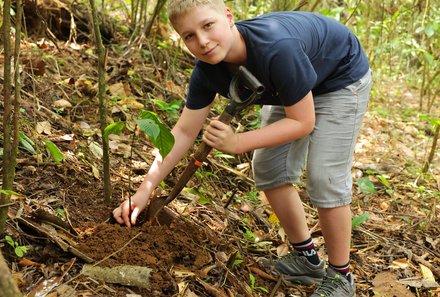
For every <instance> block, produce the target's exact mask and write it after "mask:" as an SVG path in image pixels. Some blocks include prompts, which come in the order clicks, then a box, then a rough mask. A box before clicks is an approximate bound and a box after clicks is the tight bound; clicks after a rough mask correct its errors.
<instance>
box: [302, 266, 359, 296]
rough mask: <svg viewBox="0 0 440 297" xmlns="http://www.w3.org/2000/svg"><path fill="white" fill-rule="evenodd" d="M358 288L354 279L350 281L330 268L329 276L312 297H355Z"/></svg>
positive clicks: (328, 270)
mask: <svg viewBox="0 0 440 297" xmlns="http://www.w3.org/2000/svg"><path fill="white" fill-rule="evenodd" d="M355 296H356V286H355V285H354V281H353V278H351V281H348V280H347V279H346V278H345V277H344V276H343V275H342V274H340V273H337V272H336V271H334V270H333V269H331V268H330V267H328V268H327V275H326V276H325V277H324V279H323V280H322V283H321V284H320V285H319V286H318V288H317V289H316V291H315V293H313V294H312V295H311V296H310V297H355Z"/></svg>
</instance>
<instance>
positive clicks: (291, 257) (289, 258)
mask: <svg viewBox="0 0 440 297" xmlns="http://www.w3.org/2000/svg"><path fill="white" fill-rule="evenodd" d="M298 257H299V256H298V254H297V253H296V252H295V251H292V252H290V253H288V254H287V255H285V256H283V257H281V258H280V259H279V261H285V260H287V261H289V262H291V261H293V260H296V259H297V258H298ZM295 262H296V261H295Z"/></svg>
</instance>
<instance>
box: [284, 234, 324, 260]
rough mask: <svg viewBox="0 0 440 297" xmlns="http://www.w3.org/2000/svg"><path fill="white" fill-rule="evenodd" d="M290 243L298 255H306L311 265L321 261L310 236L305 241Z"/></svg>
mask: <svg viewBox="0 0 440 297" xmlns="http://www.w3.org/2000/svg"><path fill="white" fill-rule="evenodd" d="M291 244H292V247H293V248H294V249H295V251H297V252H298V254H299V255H300V256H303V257H306V259H307V260H308V261H309V262H310V263H312V264H313V265H318V264H319V263H321V259H319V256H318V253H317V252H316V248H315V244H314V243H313V240H312V237H310V238H309V239H307V240H306V241H303V242H299V243H291Z"/></svg>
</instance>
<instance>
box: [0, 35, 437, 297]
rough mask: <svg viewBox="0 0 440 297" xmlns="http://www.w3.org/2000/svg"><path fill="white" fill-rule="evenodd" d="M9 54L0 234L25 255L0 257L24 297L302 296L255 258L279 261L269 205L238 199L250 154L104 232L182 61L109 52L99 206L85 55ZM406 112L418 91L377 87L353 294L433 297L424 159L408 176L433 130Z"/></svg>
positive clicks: (250, 190)
mask: <svg viewBox="0 0 440 297" xmlns="http://www.w3.org/2000/svg"><path fill="white" fill-rule="evenodd" d="M23 44H24V45H23V48H22V61H21V66H22V67H21V70H22V77H23V92H22V102H21V105H22V111H23V112H22V114H21V119H20V124H21V127H22V128H21V130H22V131H23V132H24V133H25V134H26V135H27V136H28V137H29V138H30V139H31V140H32V141H33V142H34V144H33V147H34V149H35V152H33V153H31V152H30V151H29V150H26V149H24V148H23V147H20V150H19V156H18V165H17V166H18V167H17V172H16V179H15V189H16V191H17V192H18V193H20V194H21V195H20V196H13V202H14V204H13V205H12V206H11V207H10V208H9V217H10V218H9V220H8V222H7V230H6V234H7V235H9V236H10V237H11V238H12V239H13V240H14V241H15V242H16V244H17V246H26V247H27V250H28V251H27V253H26V254H25V255H24V256H23V257H18V256H17V255H16V254H15V253H14V249H13V248H12V247H11V246H10V245H9V244H8V243H7V241H6V240H5V239H3V238H2V239H0V247H1V249H2V253H3V254H4V256H5V258H6V259H7V261H8V263H9V264H10V266H9V267H10V268H11V270H12V272H13V276H14V278H15V279H16V281H17V283H18V284H19V286H20V289H21V291H22V292H23V293H24V294H25V295H26V296H52V297H53V296H188V297H190V296H278V297H281V296H307V295H308V294H310V293H311V292H312V291H313V287H308V286H302V285H296V286H291V287H289V286H287V285H286V284H285V283H284V282H283V281H282V279H281V278H279V277H277V276H276V275H274V274H273V273H272V272H271V271H269V270H268V269H266V268H264V267H263V266H261V265H260V264H259V259H260V258H261V257H269V258H277V257H278V256H281V255H284V254H285V253H286V252H287V251H288V245H287V243H286V236H285V234H284V233H283V230H282V228H280V227H279V225H278V224H277V219H276V217H274V216H273V215H272V212H271V209H270V206H269V205H268V204H267V202H265V200H264V197H262V196H261V194H260V193H258V192H256V191H255V188H254V187H253V183H252V175H251V170H250V159H251V157H250V154H243V155H240V156H234V157H232V158H228V156H225V155H224V154H219V153H218V152H213V153H212V154H211V156H210V157H209V159H208V161H207V162H206V164H205V166H203V168H202V169H201V171H200V172H199V173H197V174H196V176H195V177H193V179H192V180H191V181H190V183H189V184H188V185H187V186H188V188H186V189H185V190H184V191H183V192H182V194H181V195H180V196H179V197H178V198H177V199H176V200H174V201H173V202H172V203H171V204H170V205H169V207H168V210H167V212H166V213H165V214H164V215H163V216H161V220H160V221H159V222H158V221H156V222H154V223H148V222H145V223H138V224H137V225H136V226H134V227H132V228H130V229H128V228H126V227H124V226H119V225H118V224H112V223H111V222H110V221H109V217H110V214H111V211H112V210H113V208H114V207H116V206H117V205H119V203H120V202H121V201H123V200H124V199H127V198H128V197H129V195H130V194H133V191H135V189H136V188H137V186H138V185H139V184H140V181H141V180H142V178H143V176H144V175H145V173H146V172H147V170H148V167H149V164H150V163H151V161H152V158H153V157H152V154H151V151H152V150H153V147H152V145H151V144H150V143H149V141H148V139H147V138H146V137H145V136H144V135H143V134H142V133H139V132H136V137H135V138H134V140H133V135H132V134H133V133H132V131H133V130H134V129H133V127H134V124H133V122H134V120H135V119H136V117H137V116H138V113H139V109H143V108H146V109H149V110H154V111H155V112H157V113H158V115H159V116H160V117H161V118H162V119H163V121H164V123H165V124H167V125H169V126H170V127H171V126H172V124H173V123H174V122H175V120H176V118H177V116H178V110H179V106H177V107H176V106H174V105H173V104H174V103H172V99H180V98H181V97H182V96H183V94H184V93H185V89H184V86H185V83H186V76H185V75H184V74H183V73H185V72H186V71H187V69H185V68H190V67H191V66H190V65H191V59H188V57H186V56H185V55H181V54H179V55H178V56H177V58H176V56H174V58H171V57H173V56H172V55H169V54H168V52H167V51H166V50H164V49H163V48H162V49H159V50H158V49H157V48H156V47H155V46H153V45H150V46H148V44H144V47H143V49H142V50H136V49H135V48H131V49H127V48H126V49H121V47H116V46H115V47H111V48H110V51H109V55H108V60H107V68H106V69H107V83H108V92H107V93H108V98H109V99H110V100H109V104H110V107H109V109H111V118H112V120H113V121H119V120H124V121H127V123H129V124H128V125H127V128H126V129H125V130H124V131H123V133H122V134H121V135H118V136H115V135H112V136H111V140H110V148H111V180H112V197H113V199H112V201H111V202H110V203H105V202H104V201H103V197H104V193H103V179H102V174H101V173H100V172H101V169H100V168H101V166H102V162H101V152H100V137H99V132H98V131H99V114H98V102H97V98H96V96H95V95H96V91H97V80H98V79H97V72H96V69H97V67H96V56H95V54H94V52H93V50H92V48H91V47H90V46H87V45H84V44H82V45H78V44H61V43H59V47H60V50H58V49H57V48H55V47H54V46H53V44H52V43H50V42H47V41H40V42H35V43H31V42H28V43H23ZM152 47H153V49H152ZM145 48H147V49H148V50H146V49H145ZM153 57H154V59H153ZM2 66H3V63H1V64H0V68H2ZM176 69H179V70H176ZM1 73H3V71H2V72H1ZM375 76H376V77H379V74H378V73H375ZM382 76H385V75H382ZM389 86H392V87H389ZM153 99H161V100H163V102H166V103H167V104H165V105H164V104H162V105H160V104H159V103H160V102H158V101H154V100H153ZM418 100H419V99H418V91H417V89H412V88H410V87H409V86H407V85H405V84H404V83H402V82H401V81H399V79H392V78H389V79H387V80H383V79H376V85H375V88H374V91H373V93H372V100H371V104H370V110H369V112H368V114H367V115H366V118H365V121H364V125H363V128H362V131H361V135H360V136H359V140H358V144H357V146H356V152H355V162H354V167H353V177H354V187H353V204H352V212H353V217H354V218H355V219H354V223H353V224H354V230H353V239H352V247H351V253H352V254H351V259H352V262H351V264H352V269H353V271H354V274H355V281H356V288H357V296H373V295H374V296H376V295H378V296H400V297H402V296H403V297H404V296H425V297H427V296H440V289H439V287H438V279H439V277H440V252H439V250H440V248H439V246H440V236H439V234H440V208H439V202H440V200H439V199H440V198H439V193H440V192H439V191H440V178H439V167H438V160H439V159H438V158H439V156H438V154H437V155H436V157H435V159H434V162H437V163H434V164H437V165H436V166H434V165H433V166H431V169H430V170H429V171H428V174H424V175H422V174H420V173H419V172H420V169H421V167H422V165H423V162H424V161H425V160H426V158H427V154H428V153H429V149H430V146H431V144H432V129H431V125H430V123H429V122H428V121H424V120H423V119H420V118H419V117H418V112H417V110H418ZM437 104H438V103H437ZM433 110H437V111H438V105H434V107H433ZM1 113H3V107H2V108H1ZM130 123H131V124H130ZM45 140H50V141H52V142H54V143H55V144H56V145H57V146H58V148H60V150H61V151H62V152H63V154H64V156H65V159H64V161H62V162H61V164H55V162H54V161H53V160H52V159H51V158H50V156H49V155H48V153H47V152H46V149H45V146H44V141H45ZM185 165H186V161H185V160H184V161H182V162H181V163H180V164H179V166H178V167H177V168H176V169H175V170H174V171H173V173H172V174H171V175H170V176H169V177H168V178H167V180H166V181H165V187H164V190H163V191H164V192H165V194H166V193H167V192H168V191H169V190H170V189H171V188H172V185H173V183H175V182H176V180H177V178H178V175H179V173H180V172H181V171H182V170H183V169H184V168H185ZM298 188H299V190H300V191H301V196H302V197H303V198H304V200H303V201H304V206H305V209H306V213H307V220H308V224H309V226H310V228H311V230H312V235H313V237H314V240H315V243H316V244H317V247H318V248H319V253H320V255H321V256H322V257H323V258H324V259H325V257H326V256H325V255H326V253H325V247H324V243H323V237H322V234H321V231H320V230H321V229H320V226H319V223H318V216H317V212H316V209H315V208H313V207H312V206H311V204H310V202H309V200H308V198H307V194H306V191H305V189H304V188H303V185H302V184H300V185H298ZM225 206H226V207H225ZM86 263H90V264H91V265H94V266H93V267H98V268H103V267H110V268H112V267H113V268H114V267H119V266H120V265H128V266H127V267H128V268H133V267H135V266H136V267H146V268H151V273H150V276H149V278H147V277H145V278H143V279H142V280H141V282H143V283H145V282H146V281H147V280H148V281H149V284H148V285H146V287H145V288H142V286H143V285H142V284H139V285H128V284H127V283H125V282H127V281H128V280H127V279H129V275H128V274H127V275H125V277H121V275H119V277H118V279H117V280H116V281H114V282H115V283H114V282H113V281H112V280H111V278H109V276H97V275H90V274H87V272H86V271H85V270H82V269H83V268H84V266H85V264H86ZM120 269H122V268H121V267H120ZM138 269H139V268H138ZM101 272H102V271H101ZM136 275H140V273H137V274H136ZM124 283H125V285H124Z"/></svg>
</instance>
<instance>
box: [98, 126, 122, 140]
mask: <svg viewBox="0 0 440 297" xmlns="http://www.w3.org/2000/svg"><path fill="white" fill-rule="evenodd" d="M124 128H125V122H116V123H112V124H110V125H108V126H107V127H105V129H104V135H103V138H104V139H105V138H108V136H109V135H110V134H115V135H119V134H121V131H122V130H123V129H124Z"/></svg>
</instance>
